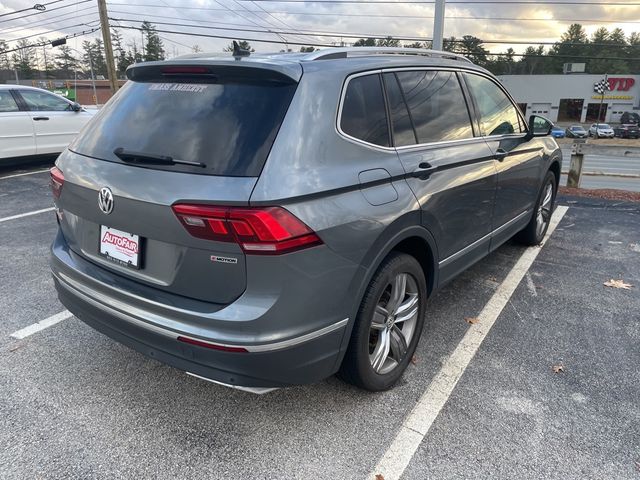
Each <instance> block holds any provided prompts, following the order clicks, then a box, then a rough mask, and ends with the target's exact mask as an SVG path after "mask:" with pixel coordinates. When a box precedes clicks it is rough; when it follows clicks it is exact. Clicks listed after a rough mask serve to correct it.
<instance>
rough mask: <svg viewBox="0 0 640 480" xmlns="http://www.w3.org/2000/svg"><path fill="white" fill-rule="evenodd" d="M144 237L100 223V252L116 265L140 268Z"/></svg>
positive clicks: (134, 268)
mask: <svg viewBox="0 0 640 480" xmlns="http://www.w3.org/2000/svg"><path fill="white" fill-rule="evenodd" d="M142 241H143V238H141V237H140V235H137V234H135V233H129V232H125V231H123V230H119V229H117V228H113V227H109V226H107V225H100V237H99V238H98V254H99V255H100V256H101V257H103V258H105V259H107V260H109V261H110V262H112V263H115V264H116V265H120V266H122V267H127V268H131V269H133V270H140V268H141V266H142Z"/></svg>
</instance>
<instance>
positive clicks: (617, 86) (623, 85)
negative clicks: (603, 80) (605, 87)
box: [609, 77, 636, 92]
mask: <svg viewBox="0 0 640 480" xmlns="http://www.w3.org/2000/svg"><path fill="white" fill-rule="evenodd" d="M635 83H636V80H635V79H634V78H620V77H618V78H615V77H611V78H609V87H610V90H617V91H619V92H628V91H629V90H631V87H633V86H634V85H635Z"/></svg>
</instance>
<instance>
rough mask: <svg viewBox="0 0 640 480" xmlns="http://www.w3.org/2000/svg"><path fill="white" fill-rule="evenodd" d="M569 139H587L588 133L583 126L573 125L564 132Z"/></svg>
mask: <svg viewBox="0 0 640 480" xmlns="http://www.w3.org/2000/svg"><path fill="white" fill-rule="evenodd" d="M564 133H565V135H566V136H567V137H568V138H587V135H588V133H587V131H586V130H585V129H584V127H583V126H582V125H571V126H569V127H567V129H566V130H565V131H564Z"/></svg>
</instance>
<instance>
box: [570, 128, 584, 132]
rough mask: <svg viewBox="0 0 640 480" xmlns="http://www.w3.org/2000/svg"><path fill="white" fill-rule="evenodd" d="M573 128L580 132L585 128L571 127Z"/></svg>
mask: <svg viewBox="0 0 640 480" xmlns="http://www.w3.org/2000/svg"><path fill="white" fill-rule="evenodd" d="M571 130H573V131H574V132H579V131H581V130H584V128H582V127H571Z"/></svg>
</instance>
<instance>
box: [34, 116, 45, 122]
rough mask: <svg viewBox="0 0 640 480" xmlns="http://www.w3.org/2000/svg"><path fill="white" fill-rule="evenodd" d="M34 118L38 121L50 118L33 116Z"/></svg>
mask: <svg viewBox="0 0 640 480" xmlns="http://www.w3.org/2000/svg"><path fill="white" fill-rule="evenodd" d="M33 119H34V120H35V121H36V122H37V121H38V120H49V117H33Z"/></svg>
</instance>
